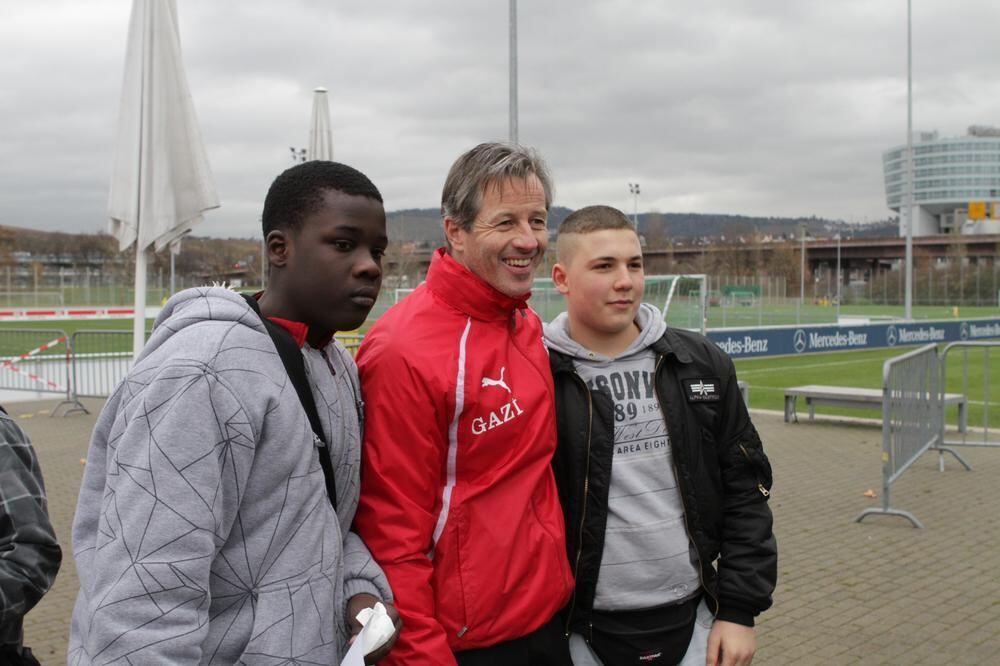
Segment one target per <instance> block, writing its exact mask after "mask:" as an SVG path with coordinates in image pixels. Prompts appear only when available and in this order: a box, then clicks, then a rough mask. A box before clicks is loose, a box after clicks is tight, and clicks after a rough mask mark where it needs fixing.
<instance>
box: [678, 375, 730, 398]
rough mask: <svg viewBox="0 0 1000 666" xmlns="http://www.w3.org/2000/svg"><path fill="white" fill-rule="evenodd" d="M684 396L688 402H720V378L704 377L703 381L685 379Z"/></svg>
mask: <svg viewBox="0 0 1000 666" xmlns="http://www.w3.org/2000/svg"><path fill="white" fill-rule="evenodd" d="M682 381H683V382H684V389H685V391H684V395H685V396H687V399H688V402H718V401H719V400H721V399H722V394H721V393H720V392H719V378H718V377H703V378H701V379H685V380H682Z"/></svg>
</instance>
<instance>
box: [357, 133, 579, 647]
mask: <svg viewBox="0 0 1000 666" xmlns="http://www.w3.org/2000/svg"><path fill="white" fill-rule="evenodd" d="M551 196H552V188H551V185H550V180H549V177H548V173H547V171H546V169H545V166H544V164H543V163H542V162H541V160H540V159H539V158H538V157H537V156H536V155H535V154H534V153H532V152H531V151H528V150H525V149H522V148H520V147H517V146H508V145H503V144H481V145H479V146H476V147H475V148H473V149H472V150H470V151H468V152H467V153H465V154H464V155H462V156H461V157H459V158H458V160H457V161H456V162H455V164H454V165H453V166H452V168H451V171H450V172H449V174H448V178H447V181H446V182H445V186H444V192H443V194H442V203H441V209H442V214H443V216H444V232H445V236H446V238H447V241H448V248H447V250H445V249H444V248H442V249H440V250H438V251H437V252H436V253H435V255H434V257H433V260H432V262H431V266H430V269H429V271H428V273H427V281H426V282H425V283H424V284H423V285H421V286H420V287H418V288H417V289H416V291H414V293H413V294H411V295H410V296H408V297H407V298H406V299H405V300H404V301H402V302H401V303H399V304H398V305H396V306H395V307H394V308H392V309H391V310H389V312H388V313H386V314H385V315H384V316H383V317H382V318H381V319H379V321H378V322H377V323H376V324H375V326H374V327H373V328H372V329H371V331H370V332H369V333H368V335H366V336H365V342H364V344H363V345H362V347H361V350H360V352H359V354H358V368H359V371H360V374H361V381H362V387H363V389H364V394H365V399H366V400H367V401H368V403H367V412H366V413H367V415H368V422H367V426H366V429H365V443H364V456H363V457H362V461H363V469H362V479H361V482H362V487H361V502H360V504H359V506H358V514H357V521H356V523H355V525H356V526H357V529H358V530H359V533H360V534H361V536H362V537H363V538H364V539H365V541H366V543H367V544H368V546H369V548H370V549H371V552H372V555H374V556H375V558H376V560H378V562H379V564H380V565H381V566H382V568H383V570H384V571H385V573H386V575H387V576H388V577H389V581H390V584H391V585H392V586H393V589H394V591H395V593H396V600H397V607H398V608H399V612H400V614H401V615H402V616H403V618H404V619H405V625H404V629H403V632H402V633H401V634H400V638H399V641H398V642H397V644H396V647H395V648H394V650H393V652H392V654H391V655H390V656H389V660H388V662H387V663H391V664H406V665H407V666H425V665H426V666H431V665H433V666H447V665H448V664H456V663H458V664H461V665H462V666H469V665H475V666H479V665H481V664H519V665H522V666H531V665H532V664H539V665H541V664H545V665H549V664H559V665H562V664H569V663H570V662H569V653H568V649H567V641H566V638H565V636H564V635H563V632H562V628H561V626H559V623H558V622H556V621H554V620H553V616H554V615H555V613H556V612H557V611H558V610H559V609H560V608H561V607H562V606H563V605H564V604H565V603H566V601H567V599H568V598H569V595H570V592H571V590H572V587H573V581H572V577H571V575H570V570H569V564H568V560H567V556H566V543H565V533H564V527H563V518H562V511H561V509H560V506H559V499H558V497H557V494H556V487H555V480H554V478H553V474H552V470H551V468H550V466H549V462H550V460H551V457H552V453H553V451H554V450H555V427H554V424H553V420H552V414H553V403H552V395H553V393H552V378H551V376H550V374H549V368H548V356H547V355H546V352H545V349H544V347H543V346H542V342H541V334H542V328H541V322H540V321H539V319H538V316H537V315H536V314H535V313H534V312H533V311H531V310H530V309H529V308H528V307H527V299H528V297H529V296H530V290H531V283H532V279H533V277H534V273H535V269H536V268H537V267H538V265H539V264H540V263H541V261H542V258H543V256H544V253H545V246H546V243H547V240H548V230H547V228H546V220H547V216H548V208H549V204H550V202H551Z"/></svg>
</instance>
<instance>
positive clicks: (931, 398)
mask: <svg viewBox="0 0 1000 666" xmlns="http://www.w3.org/2000/svg"><path fill="white" fill-rule="evenodd" d="M882 392H883V396H884V397H883V402H882V506H881V508H870V509H865V510H864V511H862V512H861V514H860V515H859V516H858V517H857V518H856V519H855V521H856V522H861V521H862V520H864V518H865V517H866V516H869V515H871V514H885V515H890V516H900V517H902V518H906V519H907V520H909V521H910V522H911V523H912V524H913V526H914V527H923V524H921V522H920V521H919V520H917V518H916V516H914V515H913V514H912V513H910V512H909V511H903V510H901V509H894V508H892V507H891V506H890V494H889V491H890V489H891V487H892V484H893V482H895V481H896V480H897V479H898V478H899V477H900V476H902V475H903V473H904V472H905V471H906V470H907V469H909V467H910V465H912V464H913V463H914V461H916V459H917V458H919V457H920V456H921V455H922V454H923V453H924V452H925V451H927V450H928V449H930V448H932V447H933V448H938V447H939V446H940V444H941V436H942V432H943V428H944V423H943V422H944V405H943V399H944V385H943V383H941V382H940V364H939V358H938V351H937V345H933V344H930V345H925V346H923V347H921V348H920V349H916V350H914V351H911V352H909V353H907V354H903V355H902V356H897V357H895V358H891V359H889V360H888V361H886V362H885V363H884V364H883V366H882Z"/></svg>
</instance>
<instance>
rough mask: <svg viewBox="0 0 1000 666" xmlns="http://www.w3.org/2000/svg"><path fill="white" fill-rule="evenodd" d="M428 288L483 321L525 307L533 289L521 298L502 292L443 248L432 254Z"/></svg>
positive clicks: (428, 271)
mask: <svg viewBox="0 0 1000 666" xmlns="http://www.w3.org/2000/svg"><path fill="white" fill-rule="evenodd" d="M427 288H428V289H430V290H431V292H433V294H434V295H435V296H437V297H438V298H440V299H441V300H442V301H444V302H445V303H447V304H448V305H450V306H452V307H453V308H455V309H457V310H460V311H461V312H463V313H465V314H467V315H469V316H470V317H473V318H475V319H480V320H483V321H493V320H498V319H507V318H509V317H510V316H511V314H512V313H513V312H514V310H524V309H526V308H527V307H528V299H529V298H530V297H531V292H528V293H527V294H525V295H524V296H522V297H521V298H512V297H510V296H507V295H506V294H502V293H500V292H499V291H497V290H496V289H494V288H493V287H491V286H490V285H489V284H487V283H486V282H484V281H483V280H482V279H481V278H480V277H479V276H477V275H476V274H475V273H473V272H472V271H470V270H469V269H468V268H466V267H465V266H463V265H462V264H460V263H458V262H457V261H455V259H454V258H453V257H452V256H451V255H450V254H448V253H447V252H446V251H445V248H443V247H442V248H438V249H437V250H436V251H435V252H434V254H433V255H431V265H430V268H428V269H427Z"/></svg>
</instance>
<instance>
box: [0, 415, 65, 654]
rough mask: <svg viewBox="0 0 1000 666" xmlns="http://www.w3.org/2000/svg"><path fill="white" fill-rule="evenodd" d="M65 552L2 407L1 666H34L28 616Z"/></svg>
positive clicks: (19, 436) (23, 445)
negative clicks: (26, 636) (27, 635)
mask: <svg viewBox="0 0 1000 666" xmlns="http://www.w3.org/2000/svg"><path fill="white" fill-rule="evenodd" d="M61 562H62V550H61V549H60V548H59V542H58V541H56V534H55V532H54V531H53V530H52V523H51V522H49V513H48V503H47V501H46V499H45V484H44V482H43V481H42V470H41V469H40V468H39V466H38V458H37V457H36V456H35V451H34V449H33V448H32V447H31V441H30V440H29V439H28V435H27V434H25V432H24V431H23V430H21V428H20V427H18V425H17V424H16V423H14V420H13V419H12V418H10V417H9V416H8V415H7V412H6V411H5V410H4V408H3V407H0V664H4V665H5V666H20V665H22V664H23V665H24V666H32V665H34V664H38V661H37V660H36V659H35V657H34V656H33V655H32V654H31V650H30V649H29V648H27V647H25V646H24V645H23V633H24V632H23V620H24V615H25V613H27V612H28V611H29V610H31V609H32V608H33V607H34V605H35V604H37V603H38V601H39V599H41V598H42V595H44V594H45V593H46V592H47V591H48V590H49V589H50V588H51V587H52V583H53V581H55V578H56V572H57V571H58V570H59V564H60V563H61Z"/></svg>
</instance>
